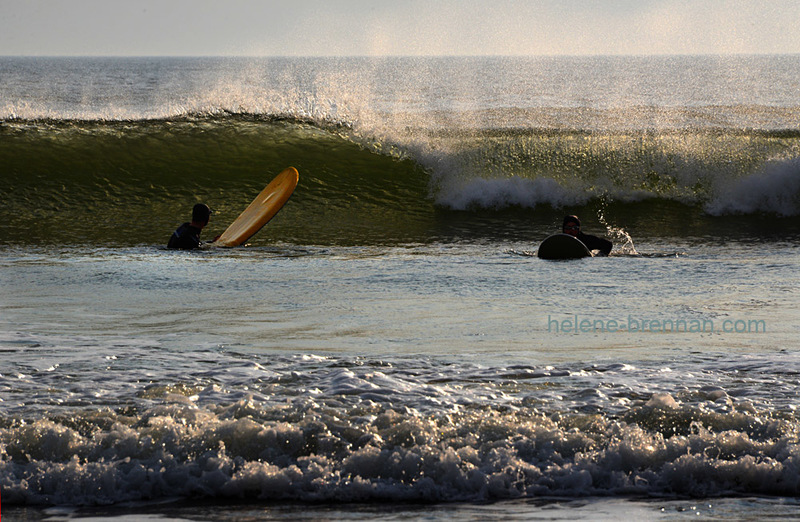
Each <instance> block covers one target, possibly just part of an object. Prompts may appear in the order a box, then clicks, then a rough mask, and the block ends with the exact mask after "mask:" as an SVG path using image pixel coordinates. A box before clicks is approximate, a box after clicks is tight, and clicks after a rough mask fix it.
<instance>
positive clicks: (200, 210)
mask: <svg viewBox="0 0 800 522" xmlns="http://www.w3.org/2000/svg"><path fill="white" fill-rule="evenodd" d="M210 218H211V209H210V208H208V205H206V204H205V203H198V204H197V205H195V206H194V208H192V223H194V224H196V225H202V226H206V225H208V220H209V219H210Z"/></svg>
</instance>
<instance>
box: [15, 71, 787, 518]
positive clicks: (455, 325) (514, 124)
mask: <svg viewBox="0 0 800 522" xmlns="http://www.w3.org/2000/svg"><path fill="white" fill-rule="evenodd" d="M798 73H800V58H798V57H796V56H754V57H658V58H535V59H534V58H531V59H523V58H514V59H506V58H481V59H477V58H475V59H473V58H426V59H411V58H390V59H366V58H364V59H355V58H354V59H333V58H331V59H313V60H309V59H222V58H220V59H144V58H141V59H66V58H64V59H45V58H35V59H33V58H30V59H29V58H3V59H2V60H0V195H2V197H0V351H2V363H0V488H1V490H0V505H2V508H4V511H5V512H6V516H7V517H11V519H13V518H42V517H47V518H50V519H62V518H81V517H114V518H119V519H126V518H131V519H134V518H141V517H150V518H165V517H171V518H177V519H192V520H195V519H208V520H212V519H213V520H219V519H226V518H227V519H231V520H234V519H241V518H273V519H280V518H288V519H303V518H306V519H318V518H326V519H334V520H336V519H342V520H343V519H347V520H350V519H354V518H363V519H373V518H382V519H386V520H391V519H395V518H397V519H423V518H430V517H441V518H450V519H454V520H469V519H474V518H506V519H508V518H511V519H514V518H518V519H536V518H546V519H576V518H584V519H604V518H605V519H611V518H614V519H619V518H620V517H621V516H625V517H632V516H636V517H640V518H649V519H665V520H667V519H676V518H688V517H692V518H698V516H699V517H708V518H711V517H735V516H751V517H756V518H760V517H769V516H774V517H779V516H793V515H794V514H796V513H797V509H798V506H797V501H796V498H797V497H798V492H800V471H799V470H798V468H799V466H800V449H798V427H800V422H799V420H798V414H797V411H796V406H797V400H796V393H797V389H798V385H799V384H800V377H799V376H800V358H798V352H797V349H796V348H797V339H798V334H800V322H798V319H799V315H800V314H798V312H797V310H798V303H799V302H800V295H798V290H797V289H798V283H799V282H800V261H799V260H798V255H797V254H798V246H797V245H798V239H799V238H800V234H798V230H799V229H798V225H800V221H798V213H799V212H800V199H799V198H800V160H799V159H798V158H800V141H799V139H800V129H798V128H797V121H798V120H797V117H798V115H799V114H800V94H798V93H800V89H798V80H797V78H800V74H798ZM289 165H292V166H295V167H297V168H298V170H299V171H300V183H299V185H298V188H297V190H296V192H295V194H294V195H293V196H292V199H291V200H290V201H289V203H287V205H286V207H285V208H284V209H283V210H282V211H281V212H280V213H279V214H278V216H277V217H276V218H275V219H274V220H273V221H272V222H270V224H269V225H267V227H266V228H264V229H263V230H262V231H261V232H260V233H259V234H258V235H256V236H255V237H253V238H252V240H251V241H250V244H249V245H248V246H246V247H243V248H237V249H229V250H225V249H216V250H203V251H193V252H175V251H169V250H166V249H165V248H164V245H165V244H166V241H167V239H168V237H169V235H170V234H171V232H172V230H174V228H175V227H176V226H177V225H179V224H180V223H181V222H182V221H185V220H186V219H188V214H189V212H190V209H191V206H192V205H193V204H194V203H195V202H196V201H198V200H200V201H204V202H206V203H208V204H209V205H210V206H211V207H212V208H213V209H214V211H215V214H214V215H213V216H212V221H211V224H210V225H209V227H208V228H207V229H206V230H205V231H204V237H208V238H211V237H213V236H214V235H216V234H218V233H220V232H221V231H222V230H223V229H224V228H225V226H226V225H227V223H229V222H230V221H232V220H233V219H234V218H235V217H236V215H238V213H239V212H240V211H241V210H242V209H243V208H244V207H245V206H246V205H247V203H248V202H249V201H250V200H251V199H252V197H253V196H254V195H255V194H257V193H258V191H259V190H260V189H261V188H263V186H264V185H266V183H267V182H268V181H269V180H270V179H271V177H272V176H274V175H275V174H276V173H277V172H279V171H280V170H281V169H282V168H284V167H286V166H289ZM573 213H577V214H578V215H580V217H581V219H582V221H583V225H584V230H585V231H586V232H588V233H594V234H596V235H600V236H604V237H607V238H609V239H611V240H612V241H614V243H615V247H614V250H613V251H612V255H611V256H609V257H606V258H602V257H597V258H590V259H582V260H575V261H568V262H552V261H544V260H539V259H538V258H537V257H536V256H535V250H536V247H537V244H538V243H539V242H540V241H541V240H542V239H544V238H545V237H546V236H547V235H549V234H551V233H554V232H558V231H559V227H560V223H561V218H562V217H563V215H564V214H573Z"/></svg>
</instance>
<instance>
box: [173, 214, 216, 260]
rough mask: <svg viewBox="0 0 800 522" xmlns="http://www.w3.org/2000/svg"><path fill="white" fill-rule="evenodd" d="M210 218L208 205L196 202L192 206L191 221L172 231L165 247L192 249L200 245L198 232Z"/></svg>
mask: <svg viewBox="0 0 800 522" xmlns="http://www.w3.org/2000/svg"><path fill="white" fill-rule="evenodd" d="M210 218H211V209H210V208H208V205H205V204H203V203H198V204H196V205H195V206H194V208H192V221H191V223H184V224H183V225H181V226H179V227H178V229H177V230H176V231H175V232H173V233H172V237H170V238H169V243H167V248H177V249H180V250H192V249H194V248H198V247H200V245H201V244H202V242H201V241H200V232H202V230H203V228H204V227H205V226H206V225H208V221H209V219H210Z"/></svg>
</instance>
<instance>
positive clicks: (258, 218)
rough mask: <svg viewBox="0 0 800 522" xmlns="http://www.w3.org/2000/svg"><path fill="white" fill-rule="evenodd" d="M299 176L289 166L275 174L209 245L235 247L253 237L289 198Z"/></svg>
mask: <svg viewBox="0 0 800 522" xmlns="http://www.w3.org/2000/svg"><path fill="white" fill-rule="evenodd" d="M299 176H300V175H299V174H298V173H297V169H295V168H294V167H289V168H288V169H285V170H284V171H282V172H281V173H280V174H278V175H277V176H275V179H273V180H272V181H271V182H270V183H269V185H267V186H266V188H265V189H264V190H262V191H261V193H260V194H259V195H258V196H256V199H254V200H253V202H252V203H250V205H249V206H248V207H247V208H246V209H244V212H242V213H241V214H239V217H238V218H236V220H235V221H234V222H233V223H231V225H230V226H229V227H228V228H227V229H226V230H225V232H223V233H222V235H221V236H219V237H218V238H217V240H216V241H214V242H213V243H211V245H212V246H221V247H235V246H239V245H241V244H242V243H244V242H245V241H247V240H248V239H250V238H251V237H253V235H254V234H255V233H256V232H258V231H259V230H261V227H263V226H264V225H266V224H267V222H268V221H269V220H270V219H272V218H273V217H274V216H275V214H277V213H278V211H279V210H280V209H281V208H282V207H283V205H284V204H285V203H286V202H287V201H288V200H289V196H291V195H292V192H294V188H295V187H296V186H297V181H298V179H299Z"/></svg>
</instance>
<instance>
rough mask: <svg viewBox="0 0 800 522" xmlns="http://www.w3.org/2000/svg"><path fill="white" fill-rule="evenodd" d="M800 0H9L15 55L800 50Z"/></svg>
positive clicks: (5, 51) (6, 28)
mask: <svg viewBox="0 0 800 522" xmlns="http://www.w3.org/2000/svg"><path fill="white" fill-rule="evenodd" d="M798 27H800V0H527V1H523V0H371V1H368V0H282V1H274V0H0V55H5V56H42V55H44V56H62V55H67V56H398V55H399V56H417V55H438V56H450V55H470V56H481V55H532V56H536V55H653V54H790V53H791V54H794V53H800V31H798V29H797V28H798Z"/></svg>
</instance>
